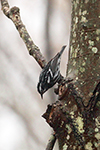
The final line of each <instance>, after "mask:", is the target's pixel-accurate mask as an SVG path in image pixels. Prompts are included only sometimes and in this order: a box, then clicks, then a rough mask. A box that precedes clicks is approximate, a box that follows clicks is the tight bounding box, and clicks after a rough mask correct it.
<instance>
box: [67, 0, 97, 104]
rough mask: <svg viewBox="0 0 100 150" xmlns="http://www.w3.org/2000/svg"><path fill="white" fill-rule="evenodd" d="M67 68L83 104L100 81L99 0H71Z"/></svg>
mask: <svg viewBox="0 0 100 150" xmlns="http://www.w3.org/2000/svg"><path fill="white" fill-rule="evenodd" d="M69 72H71V73H72V74H74V75H75V76H74V77H75V85H76V89H77V90H78V93H79V94H80V96H81V97H82V98H83V99H84V104H85V105H86V104H87V103H88V101H89V99H90V97H91V95H92V92H93V90H94V88H95V86H96V85H97V83H98V82H99V81H100V1H99V0H91V1H90V0H73V4H72V30H71V42H70V54H69V63H68V73H69Z"/></svg>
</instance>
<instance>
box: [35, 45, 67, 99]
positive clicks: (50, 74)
mask: <svg viewBox="0 0 100 150" xmlns="http://www.w3.org/2000/svg"><path fill="white" fill-rule="evenodd" d="M65 48H66V45H64V46H63V47H62V48H61V51H60V52H58V53H57V54H56V55H55V57H53V58H52V59H51V60H50V61H49V62H48V63H47V64H46V66H45V67H44V68H43V69H42V71H41V73H40V76H39V82H38V84H37V91H38V92H39V94H40V95H41V98H42V99H43V94H44V93H45V92H46V91H47V90H48V89H50V88H52V87H53V86H54V85H55V84H56V83H57V82H59V81H60V79H61V78H62V75H61V74H60V62H61V55H62V53H63V52H64V50H65Z"/></svg>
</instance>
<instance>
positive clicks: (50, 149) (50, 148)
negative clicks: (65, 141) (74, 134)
mask: <svg viewBox="0 0 100 150" xmlns="http://www.w3.org/2000/svg"><path fill="white" fill-rule="evenodd" d="M55 142H56V136H55V133H53V134H52V135H51V137H50V139H49V142H48V144H47V147H46V150H53V147H54V144H55Z"/></svg>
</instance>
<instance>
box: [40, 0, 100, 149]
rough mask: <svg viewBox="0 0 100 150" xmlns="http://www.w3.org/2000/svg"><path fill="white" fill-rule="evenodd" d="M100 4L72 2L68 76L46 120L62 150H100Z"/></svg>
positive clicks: (87, 1) (84, 1) (47, 112)
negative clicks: (71, 79)
mask: <svg viewBox="0 0 100 150" xmlns="http://www.w3.org/2000/svg"><path fill="white" fill-rule="evenodd" d="M99 40H100V1H99V0H91V1H90V0H73V2H72V29H71V39H70V53H69V61H68V71H67V75H68V77H73V81H72V82H71V83H68V84H63V85H59V89H58V91H59V92H58V93H59V100H58V101H57V102H55V103H53V104H52V105H48V108H47V111H46V113H45V114H44V115H43V117H44V118H45V119H46V121H47V123H48V124H49V125H50V126H51V127H52V128H53V129H54V131H55V135H56V138H57V139H58V143H59V149H60V150H99V149H100V41H99Z"/></svg>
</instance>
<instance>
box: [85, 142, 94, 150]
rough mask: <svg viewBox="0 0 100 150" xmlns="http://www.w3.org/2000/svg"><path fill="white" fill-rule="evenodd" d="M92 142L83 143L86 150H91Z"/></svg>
mask: <svg viewBox="0 0 100 150" xmlns="http://www.w3.org/2000/svg"><path fill="white" fill-rule="evenodd" d="M92 146H93V144H92V143H91V142H88V143H87V144H86V145H85V148H86V150H93V148H92Z"/></svg>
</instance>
